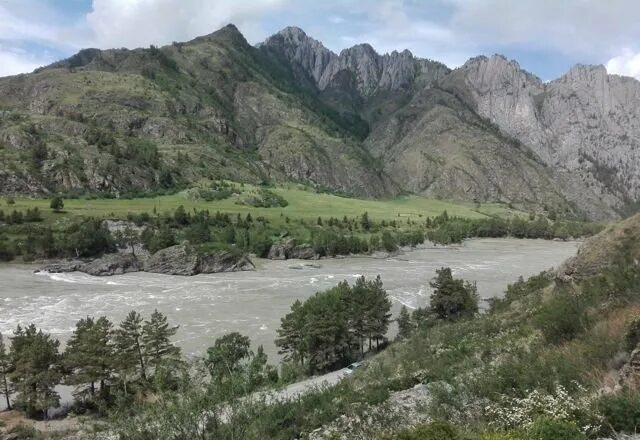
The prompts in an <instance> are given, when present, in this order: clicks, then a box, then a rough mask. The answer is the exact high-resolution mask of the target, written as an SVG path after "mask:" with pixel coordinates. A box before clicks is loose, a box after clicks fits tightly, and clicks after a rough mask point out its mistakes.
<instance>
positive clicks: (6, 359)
mask: <svg viewBox="0 0 640 440" xmlns="http://www.w3.org/2000/svg"><path fill="white" fill-rule="evenodd" d="M12 367H13V365H12V362H11V357H10V356H9V351H8V350H7V347H6V345H5V343H4V338H3V337H2V333H0V394H4V398H5V401H6V404H7V409H8V410H11V393H12V392H13V388H12V386H11V385H12V384H11V382H9V373H10V372H11V370H12Z"/></svg>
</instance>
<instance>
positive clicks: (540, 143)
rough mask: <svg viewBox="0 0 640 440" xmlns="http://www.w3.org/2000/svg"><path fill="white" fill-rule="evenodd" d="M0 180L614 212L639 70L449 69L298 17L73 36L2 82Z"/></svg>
mask: <svg viewBox="0 0 640 440" xmlns="http://www.w3.org/2000/svg"><path fill="white" fill-rule="evenodd" d="M0 158H1V160H0V192H2V193H5V194H14V193H20V194H47V193H50V192H58V191H62V192H78V193H83V192H89V193H95V192H107V193H123V192H132V191H136V192H142V191H151V190H154V189H157V188H163V187H165V188H166V187H172V186H175V185H188V184H190V183H192V182H195V181H197V180H199V179H202V178H229V179H234V180H241V181H250V182H263V181H276V182H283V181H295V182H303V183H306V184H310V185H314V186H317V187H320V188H323V189H326V190H330V191H334V192H342V193H349V194H353V195H357V196H362V197H392V196H395V195H398V194H400V193H402V192H414V193H418V194H424V195H427V196H432V197H439V198H444V199H451V200H473V201H478V202H487V201H492V202H493V201H500V202H505V203H512V204H514V205H516V206H519V207H521V208H523V209H529V210H536V211H539V212H542V211H546V212H547V213H550V212H552V211H553V212H556V213H558V214H563V213H567V214H574V215H583V214H585V215H586V216H588V217H589V218H593V219H600V218H611V217H616V216H620V215H622V214H624V213H625V212H629V211H631V210H633V209H634V207H635V206H636V202H637V201H638V200H639V199H640V82H638V81H636V80H635V79H632V78H626V77H620V76H616V75H607V73H606V70H605V69H604V67H602V66H582V65H578V66H575V67H573V68H572V69H571V70H570V71H569V72H568V73H567V74H566V75H564V76H562V77H561V78H559V79H557V80H554V81H551V82H548V83H544V82H543V81H541V80H540V79H539V78H537V77H536V76H534V75H532V74H530V73H528V72H526V71H524V70H523V69H521V68H520V66H519V65H518V63H517V62H515V61H509V60H507V59H505V58H504V57H502V56H499V55H495V56H493V57H491V58H486V57H477V58H473V59H471V60H469V61H468V62H467V63H466V64H465V65H463V66H462V67H460V68H458V69H455V70H451V69H449V68H448V67H447V66H445V65H444V64H442V63H439V62H437V61H432V60H428V59H421V58H417V57H415V56H413V55H412V54H411V53H410V52H409V51H406V50H405V51H403V52H392V53H391V54H385V55H379V54H378V53H376V51H375V50H374V49H373V48H372V47H371V46H370V45H368V44H362V45H357V46H354V47H351V48H349V49H345V50H343V51H342V52H341V53H340V54H336V53H334V52H332V51H330V50H329V49H327V48H325V47H324V46H323V45H322V43H320V42H318V41H316V40H314V39H313V38H311V37H309V36H307V35H306V34H305V33H304V31H302V30H301V29H298V28H294V27H289V28H285V29H283V30H282V31H280V32H278V33H277V34H275V35H273V36H271V37H269V38H268V39H267V40H266V41H265V42H263V43H261V44H259V45H257V46H255V47H254V46H251V45H249V44H248V43H247V41H246V40H245V39H244V37H243V36H242V34H241V33H240V32H239V31H238V30H237V29H236V28H235V27H234V26H233V25H229V26H226V27H224V28H223V29H221V30H219V31H217V32H214V33H212V34H210V35H206V36H203V37H198V38H196V39H194V40H192V41H189V42H186V43H174V44H172V45H169V46H165V47H162V48H156V47H150V48H148V49H134V50H127V49H114V50H104V51H103V50H98V49H85V50H82V51H80V52H79V53H78V54H76V55H74V56H72V57H70V58H68V59H66V60H63V61H60V62H57V63H54V64H52V65H50V66H47V67H44V68H42V69H39V70H37V71H36V72H34V73H32V74H26V75H18V76H13V77H7V78H0Z"/></svg>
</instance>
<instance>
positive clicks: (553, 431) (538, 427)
mask: <svg viewBox="0 0 640 440" xmlns="http://www.w3.org/2000/svg"><path fill="white" fill-rule="evenodd" d="M525 438H526V439H527V440H560V439H562V440H583V439H586V438H587V437H586V436H585V435H584V434H583V433H582V432H580V430H579V429H578V427H577V426H576V425H575V424H573V423H570V422H563V421H560V420H553V419H538V420H536V421H535V422H534V423H533V425H531V427H530V428H529V429H527V433H526V437H525Z"/></svg>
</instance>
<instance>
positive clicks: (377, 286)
mask: <svg viewBox="0 0 640 440" xmlns="http://www.w3.org/2000/svg"><path fill="white" fill-rule="evenodd" d="M365 286H366V290H367V297H368V298H369V305H368V308H367V318H366V321H367V333H368V334H367V336H368V337H369V350H371V341H372V340H375V341H376V347H378V346H379V343H380V340H381V339H384V337H385V335H386V334H387V331H388V330H389V322H390V320H391V300H390V299H389V296H388V295H387V291H386V290H384V288H383V287H382V279H381V278H380V275H378V276H377V277H376V279H375V280H373V281H368V282H366V283H365Z"/></svg>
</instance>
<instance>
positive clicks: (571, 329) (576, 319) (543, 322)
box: [534, 293, 588, 344]
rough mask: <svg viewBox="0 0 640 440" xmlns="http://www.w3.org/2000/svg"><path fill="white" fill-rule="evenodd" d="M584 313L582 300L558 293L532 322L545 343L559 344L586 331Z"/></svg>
mask: <svg viewBox="0 0 640 440" xmlns="http://www.w3.org/2000/svg"><path fill="white" fill-rule="evenodd" d="M585 312H586V304H585V301H584V299H583V298H581V297H579V296H572V295H569V294H567V293H560V294H558V295H557V296H555V297H554V298H552V299H551V300H550V301H548V302H547V303H545V304H544V305H543V306H542V308H541V309H540V311H539V312H538V315H537V316H536V317H535V320H534V322H535V324H536V326H537V327H538V328H539V329H540V330H541V331H542V334H543V335H544V337H545V339H546V341H547V342H550V343H552V344H560V343H562V342H566V341H571V340H572V339H574V338H575V337H576V336H578V335H579V334H581V333H582V332H584V331H585V330H586V329H587V326H588V323H587V316H586V313H585Z"/></svg>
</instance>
